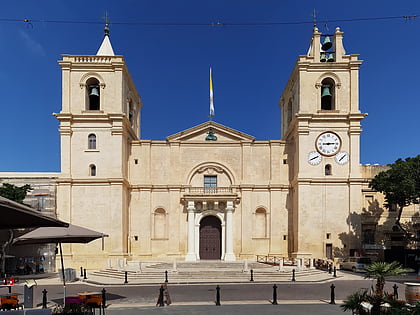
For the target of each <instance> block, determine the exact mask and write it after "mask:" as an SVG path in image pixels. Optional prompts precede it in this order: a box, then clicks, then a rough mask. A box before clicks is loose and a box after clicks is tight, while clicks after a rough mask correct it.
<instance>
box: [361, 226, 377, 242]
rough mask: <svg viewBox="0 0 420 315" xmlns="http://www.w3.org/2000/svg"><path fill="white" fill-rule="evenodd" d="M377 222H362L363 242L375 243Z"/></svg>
mask: <svg viewBox="0 0 420 315" xmlns="http://www.w3.org/2000/svg"><path fill="white" fill-rule="evenodd" d="M375 232H376V224H362V242H363V244H375Z"/></svg>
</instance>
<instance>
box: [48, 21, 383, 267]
mask: <svg viewBox="0 0 420 315" xmlns="http://www.w3.org/2000/svg"><path fill="white" fill-rule="evenodd" d="M361 63H362V61H361V60H359V59H358V55H352V54H346V52H345V49H344V47H343V33H342V32H341V31H340V29H339V28H337V29H336V30H335V32H334V33H333V34H329V35H324V34H321V33H320V32H318V30H317V29H316V28H315V29H314V32H313V34H312V38H311V43H310V48H309V51H308V53H307V54H306V55H301V56H299V57H298V59H297V62H296V65H295V67H294V69H293V71H292V74H291V76H290V78H289V81H288V83H287V85H286V87H285V89H284V91H283V94H282V95H281V98H280V104H279V106H280V107H281V114H282V123H281V126H279V128H280V129H281V135H282V139H281V140H278V139H277V140H268V141H259V140H256V139H255V138H254V137H253V136H251V135H248V134H244V133H242V132H240V131H237V130H234V129H231V128H229V127H228V126H224V125H221V124H219V123H217V122H214V121H212V120H210V121H207V122H205V123H203V124H201V125H198V126H193V127H191V128H190V129H187V130H183V131H180V132H179V133H177V134H174V135H169V136H168V137H167V138H166V140H163V141H157V140H148V139H143V138H141V136H140V124H141V119H140V117H141V115H140V114H141V109H142V106H143V105H142V101H141V98H140V95H139V92H138V91H137V89H136V86H135V85H134V83H133V80H132V79H131V76H130V73H129V71H128V68H127V65H126V63H125V60H124V58H123V57H122V56H118V55H115V54H114V52H113V49H112V46H111V42H110V39H109V36H108V34H107V33H106V34H105V37H104V41H103V43H102V45H101V47H100V49H99V50H98V52H97V54H96V55H63V57H62V60H60V61H59V64H60V66H61V69H62V81H63V82H62V88H63V91H62V108H61V111H60V112H59V113H57V114H55V116H56V117H57V119H58V120H59V122H60V128H59V132H60V137H61V172H60V173H58V174H57V178H56V205H57V207H56V208H57V210H56V211H57V215H58V217H59V219H61V220H64V221H67V222H70V223H72V224H76V225H81V226H84V227H87V228H90V229H93V230H96V231H100V232H103V233H105V234H107V235H108V237H106V238H105V239H104V241H103V243H102V242H101V241H99V240H98V241H94V242H92V243H90V244H83V245H78V244H72V245H66V248H65V250H64V254H65V258H66V261H67V262H66V265H67V266H73V267H75V268H78V267H79V266H81V265H83V266H87V268H104V267H106V266H115V264H116V263H117V261H120V260H122V259H128V260H132V261H145V260H187V261H198V260H208V259H215V260H224V261H234V260H240V259H255V258H256V256H257V255H265V256H276V257H296V258H329V259H333V258H335V257H343V256H348V255H353V254H357V253H358V251H359V252H360V251H361V249H362V248H363V244H362V243H363V233H364V231H363V223H362V221H363V220H365V221H366V217H368V218H369V217H370V216H369V213H368V212H369V211H368V210H366V209H368V208H369V207H370V206H371V203H369V204H368V205H367V204H366V200H367V199H366V198H372V201H373V200H377V198H378V197H377V194H376V193H375V192H372V191H371V190H370V189H369V188H368V181H369V179H370V178H371V177H372V176H374V175H375V172H377V171H376V169H373V168H372V167H370V166H369V167H368V166H362V165H360V161H359V156H360V135H361V131H362V130H361V120H362V119H363V118H364V117H365V115H366V114H363V113H361V112H360V109H359V77H358V76H359V68H360V65H361ZM369 200H370V199H369ZM382 202H383V200H381V201H380V206H378V207H382V206H383V205H382ZM363 209H365V211H364V210H363ZM363 211H364V212H363ZM363 215H365V217H363ZM356 217H357V218H356ZM355 218H356V219H355ZM364 218H365V219H364ZM368 221H369V220H368ZM377 223H378V222H376V223H374V224H373V225H375V224H376V225H377ZM366 226H367V227H370V228H372V224H370V225H365V229H367V227H366ZM370 233H371V234H372V231H371V230H370ZM375 233H376V232H375V231H374V232H373V234H375ZM375 246H376V245H372V247H371V249H375V248H374V247H375Z"/></svg>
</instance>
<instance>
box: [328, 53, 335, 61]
mask: <svg viewBox="0 0 420 315" xmlns="http://www.w3.org/2000/svg"><path fill="white" fill-rule="evenodd" d="M327 61H328V62H333V61H334V54H333V53H331V54H328V58H327Z"/></svg>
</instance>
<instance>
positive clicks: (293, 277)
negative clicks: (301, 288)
mask: <svg viewBox="0 0 420 315" xmlns="http://www.w3.org/2000/svg"><path fill="white" fill-rule="evenodd" d="M295 272H296V271H295V269H293V270H292V281H296V277H295Z"/></svg>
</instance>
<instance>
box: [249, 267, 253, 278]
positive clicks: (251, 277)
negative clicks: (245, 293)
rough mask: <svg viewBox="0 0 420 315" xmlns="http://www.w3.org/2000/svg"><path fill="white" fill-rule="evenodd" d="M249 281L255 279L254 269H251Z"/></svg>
mask: <svg viewBox="0 0 420 315" xmlns="http://www.w3.org/2000/svg"><path fill="white" fill-rule="evenodd" d="M249 281H254V270H252V269H251V279H250V280H249Z"/></svg>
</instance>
